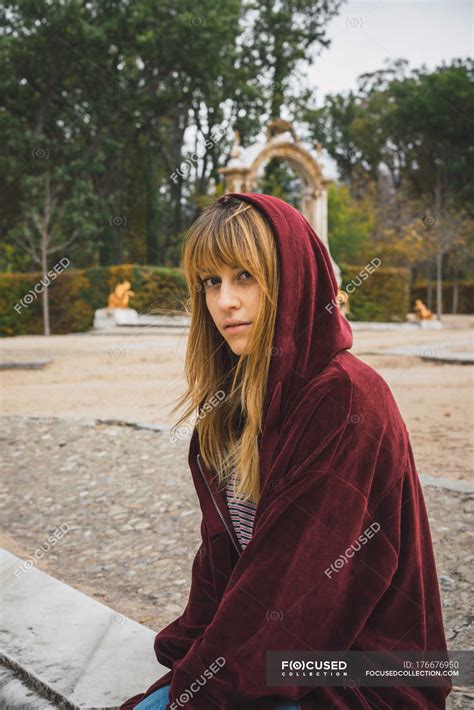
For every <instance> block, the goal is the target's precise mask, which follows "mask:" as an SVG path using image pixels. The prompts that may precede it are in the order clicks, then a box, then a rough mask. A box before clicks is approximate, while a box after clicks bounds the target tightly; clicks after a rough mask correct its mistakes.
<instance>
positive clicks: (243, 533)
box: [226, 467, 257, 549]
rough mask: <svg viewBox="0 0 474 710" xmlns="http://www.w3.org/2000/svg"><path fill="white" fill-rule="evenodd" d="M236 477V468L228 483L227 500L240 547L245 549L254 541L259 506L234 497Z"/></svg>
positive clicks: (239, 497)
mask: <svg viewBox="0 0 474 710" xmlns="http://www.w3.org/2000/svg"><path fill="white" fill-rule="evenodd" d="M235 477H236V476H235V467H234V468H233V470H232V473H231V476H230V477H229V479H228V481H227V486H226V499H227V506H228V508H229V512H230V517H231V518H232V523H233V526H234V530H235V534H236V535H237V539H238V541H239V543H240V546H241V547H242V549H244V548H245V547H246V546H247V545H248V543H249V542H250V540H251V539H252V531H253V519H254V517H255V510H256V507H257V506H256V504H255V503H254V502H253V501H251V500H248V501H244V500H242V498H241V496H239V495H237V496H234V492H233V481H234V479H235ZM235 485H236V486H237V482H236V484H235Z"/></svg>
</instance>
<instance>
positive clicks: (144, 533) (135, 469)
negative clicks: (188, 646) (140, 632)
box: [0, 416, 474, 708]
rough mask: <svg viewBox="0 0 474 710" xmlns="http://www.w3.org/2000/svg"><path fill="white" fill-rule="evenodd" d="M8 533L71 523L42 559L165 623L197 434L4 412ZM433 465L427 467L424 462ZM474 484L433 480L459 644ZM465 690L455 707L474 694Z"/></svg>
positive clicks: (450, 614) (27, 542) (184, 572)
mask: <svg viewBox="0 0 474 710" xmlns="http://www.w3.org/2000/svg"><path fill="white" fill-rule="evenodd" d="M1 424H2V433H1V439H2V442H1V443H2V450H3V451H4V460H5V466H4V474H3V479H4V480H3V481H2V493H1V494H0V508H1V514H2V519H3V520H4V524H5V531H4V532H3V533H2V539H1V544H2V546H3V547H5V548H6V549H7V550H9V551H10V552H12V553H13V554H16V555H18V556H19V557H21V558H28V557H31V556H32V555H33V553H34V552H35V550H37V549H38V548H39V547H40V546H41V544H43V543H44V542H45V541H46V539H47V537H48V535H49V534H50V533H52V532H53V531H54V530H55V529H56V528H58V527H59V526H61V525H63V529H64V524H65V523H66V524H67V525H68V526H69V530H68V532H67V534H66V535H65V536H64V537H63V538H62V539H61V540H60V541H59V542H58V543H57V544H56V545H55V546H54V547H53V548H52V549H51V550H50V552H49V553H47V554H46V555H45V556H44V557H43V558H42V559H41V560H39V561H38V562H37V564H38V567H39V568H40V569H42V570H44V571H45V572H47V573H49V574H51V575H53V576H54V577H56V578H58V579H60V580H62V581H64V582H66V583H67V584H69V585H71V586H73V587H75V588H77V589H79V590H81V591H82V592H85V593H86V594H88V595H90V596H93V597H96V598H98V599H99V600H100V601H102V602H103V603H105V604H107V605H109V606H111V607H112V608H113V609H114V610H116V611H117V612H119V613H122V614H125V615H127V616H129V617H131V618H133V619H135V620H136V621H139V622H141V623H143V624H146V625H147V626H149V627H151V628H152V629H155V630H156V631H158V630H160V629H161V628H162V627H163V626H164V625H166V624H167V623H169V622H170V621H171V620H172V619H174V618H175V617H176V616H177V615H179V614H180V613H181V611H182V610H183V608H184V605H185V603H186V600H187V595H188V591H189V584H190V572H191V562H192V560H193V558H194V554H195V552H196V550H197V548H198V546H199V524H200V519H201V515H200V510H199V506H198V501H197V498H196V495H195V492H194V488H193V485H192V481H191V477H190V474H189V469H188V465H187V451H188V441H178V443H177V444H176V445H173V444H172V443H171V441H170V436H169V434H168V433H167V432H155V431H150V430H144V429H134V428H132V427H126V426H117V425H105V424H99V425H97V424H94V423H93V422H91V423H89V424H87V423H81V422H79V421H74V420H66V419H52V418H43V419H41V418H39V419H38V418H36V419H35V418H28V417H22V416H10V417H6V416H5V417H2V419H1ZM425 470H426V469H425ZM473 497H474V496H472V495H470V494H467V493H458V492H454V491H447V490H444V489H441V488H434V487H430V486H428V487H426V488H425V499H426V504H427V507H428V511H429V515H430V522H431V529H432V535H433V540H434V546H435V552H436V558H437V566H438V573H439V576H440V583H441V590H442V596H443V606H444V613H445V621H446V630H447V635H448V639H449V645H450V647H451V648H452V649H456V650H460V649H468V648H472V646H473V635H472V629H471V626H470V615H469V608H470V593H469V592H470V589H472V566H471V565H470V563H471V562H472V559H473V554H472V539H471V533H470V530H471V529H472V526H469V515H470V513H472V506H473ZM473 700H474V693H473V692H472V689H470V690H469V691H467V690H466V691H461V690H457V691H456V692H453V693H452V694H451V697H450V701H449V705H448V707H450V708H462V707H466V708H467V707H469V706H472V702H473Z"/></svg>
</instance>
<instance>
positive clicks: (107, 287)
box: [0, 260, 474, 336]
mask: <svg viewBox="0 0 474 710" xmlns="http://www.w3.org/2000/svg"><path fill="white" fill-rule="evenodd" d="M373 262H374V264H375V263H376V260H373ZM367 266H368V265H366V266H364V267H358V266H348V265H342V266H341V274H342V288H343V290H344V291H346V292H347V293H348V294H349V297H350V313H349V314H348V318H349V320H354V321H356V320H364V321H394V322H397V321H398V322H400V321H405V320H406V314H407V312H408V311H409V310H413V305H414V302H415V298H421V299H422V300H423V301H425V302H426V285H424V284H416V286H415V288H414V289H412V290H411V292H410V272H409V270H408V269H401V268H390V267H378V268H377V267H375V268H374V267H373V266H372V267H369V268H367ZM125 280H128V281H130V283H131V287H132V290H133V291H134V292H135V295H134V296H133V297H131V299H130V307H131V308H134V309H135V310H137V311H138V312H139V313H142V314H143V313H167V312H170V313H171V312H175V311H182V310H183V307H184V303H185V301H186V299H187V289H186V282H185V279H184V276H183V273H182V271H181V270H180V269H172V268H165V267H159V266H141V265H136V264H122V265H120V266H110V267H94V268H91V269H75V270H74V269H70V270H69V269H66V270H65V271H63V272H62V273H60V274H58V275H57V277H56V278H55V279H54V280H52V281H51V284H50V287H49V303H50V321H51V332H52V333H54V334H64V333H76V332H83V331H87V330H89V329H90V328H91V327H92V324H93V321H94V312H95V311H96V310H97V309H98V308H105V307H106V306H107V300H108V296H109V294H110V293H111V292H112V291H113V290H114V289H115V287H116V286H117V284H119V283H120V282H122V281H125ZM40 281H41V274H40V273H32V274H1V275H0V335H3V336H11V335H30V334H32V335H35V334H42V332H43V317H42V308H41V306H42V304H41V296H38V295H37V294H36V293H35V291H34V290H33V289H34V287H35V285H37V284H39V283H40ZM28 293H29V294H33V296H34V297H32V296H31V295H30V297H29V298H25V296H26V294H28ZM444 293H445V298H444V303H443V306H444V310H445V312H449V309H450V307H451V303H452V300H450V299H452V285H451V284H444ZM473 294H474V284H473V282H471V281H469V282H467V281H466V282H460V285H459V311H458V312H459V313H472V303H473ZM433 297H434V298H435V297H436V294H435V289H433ZM28 300H29V301H30V303H29V305H27V304H26V302H27V301H28ZM22 303H23V304H24V305H22ZM15 306H16V308H15ZM434 307H435V306H434Z"/></svg>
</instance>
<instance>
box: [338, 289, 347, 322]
mask: <svg viewBox="0 0 474 710" xmlns="http://www.w3.org/2000/svg"><path fill="white" fill-rule="evenodd" d="M336 300H337V303H338V305H339V310H340V312H341V313H342V315H343V316H345V315H346V314H347V313H350V312H351V309H350V308H349V296H348V294H347V293H346V292H345V291H342V290H341V289H340V288H338V289H337V298H336Z"/></svg>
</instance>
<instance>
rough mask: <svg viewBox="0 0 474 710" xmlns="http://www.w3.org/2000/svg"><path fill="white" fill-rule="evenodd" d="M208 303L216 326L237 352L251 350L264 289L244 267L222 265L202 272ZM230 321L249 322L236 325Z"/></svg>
mask: <svg viewBox="0 0 474 710" xmlns="http://www.w3.org/2000/svg"><path fill="white" fill-rule="evenodd" d="M199 276H200V277H201V279H202V281H203V282H204V289H205V295H206V305H207V308H208V311H209V313H210V315H211V318H212V320H213V321H214V323H215V324H216V328H217V329H218V331H219V333H221V335H222V337H223V338H225V339H226V341H227V343H228V344H229V347H230V348H231V350H232V351H233V352H234V353H235V354H236V355H243V354H244V353H246V352H247V350H246V346H247V343H248V341H249V337H250V334H251V330H252V328H253V327H254V322H255V320H256V317H257V313H258V308H259V304H260V298H261V288H260V286H259V285H258V283H257V280H256V279H255V278H254V277H253V276H252V275H251V274H250V272H248V271H246V270H245V269H243V268H242V267H240V266H239V267H234V268H231V267H230V266H227V265H222V266H221V267H220V269H219V271H217V272H215V273H214V272H212V273H211V272H210V271H209V272H201V273H200V274H199ZM228 321H240V322H243V323H245V324H246V325H240V326H237V327H232V326H231V325H229V324H228Z"/></svg>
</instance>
